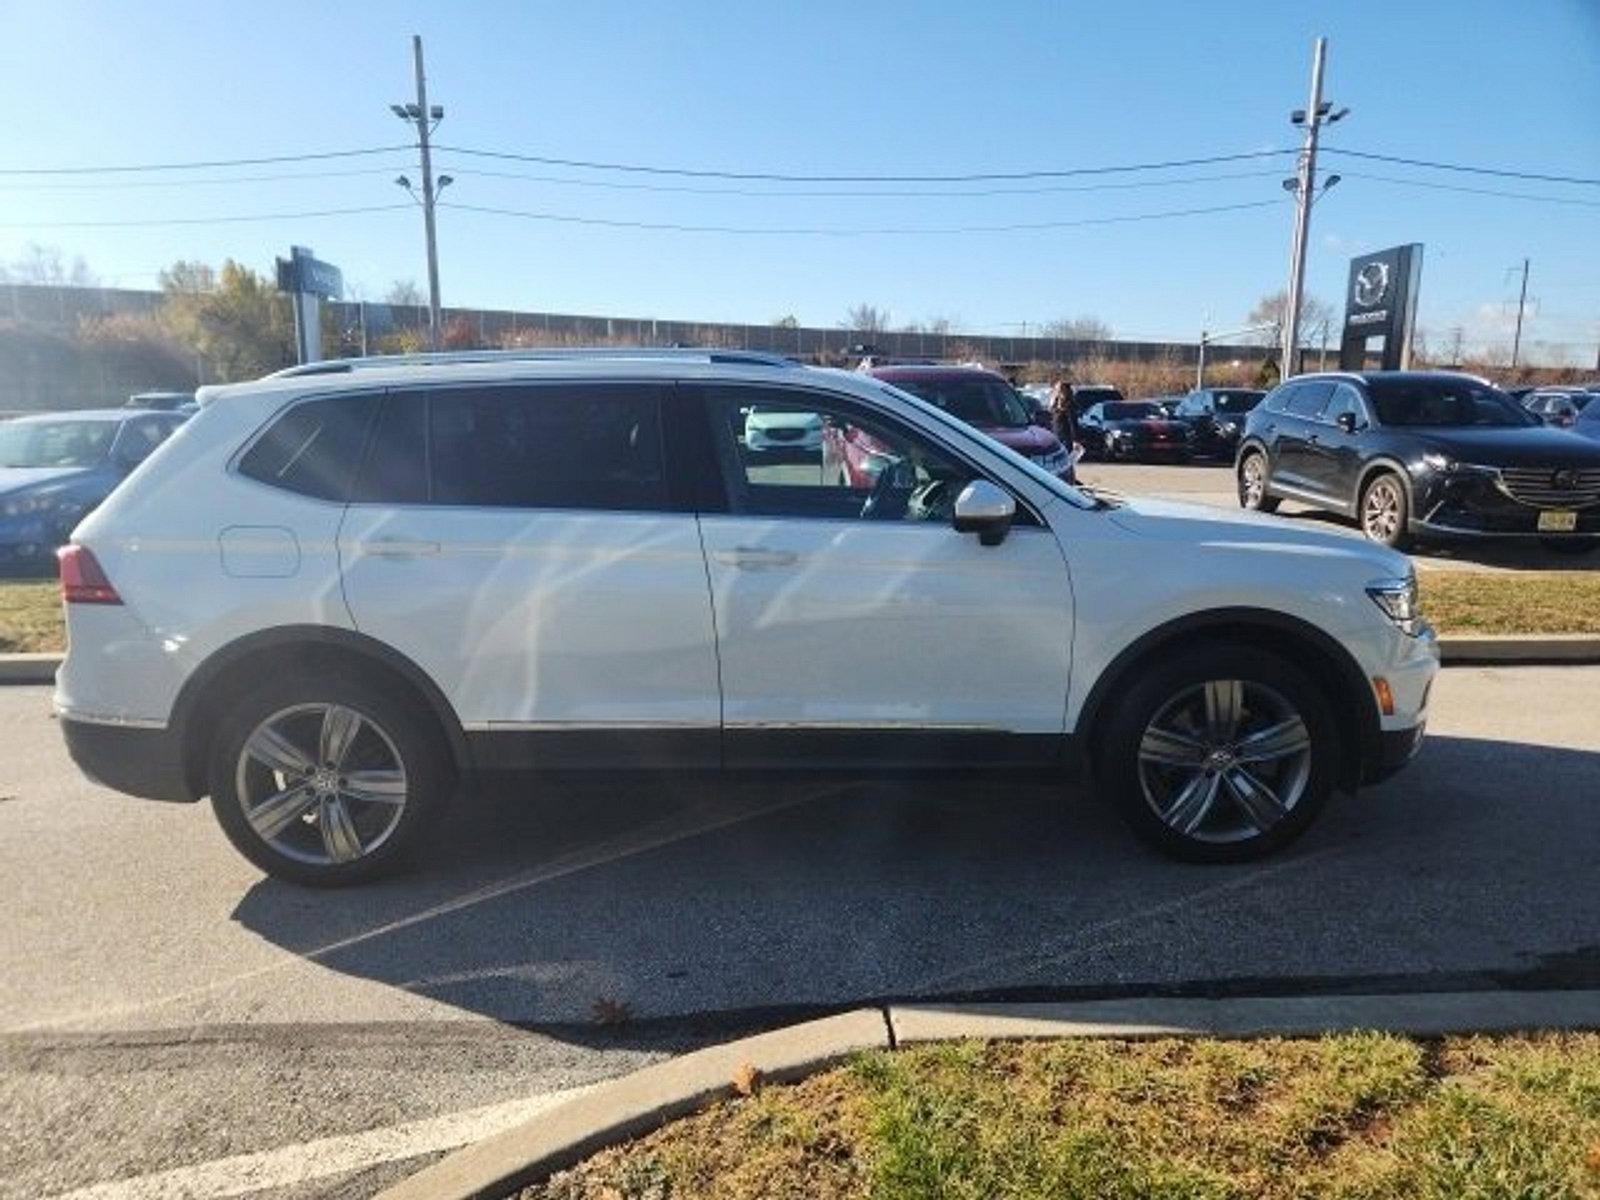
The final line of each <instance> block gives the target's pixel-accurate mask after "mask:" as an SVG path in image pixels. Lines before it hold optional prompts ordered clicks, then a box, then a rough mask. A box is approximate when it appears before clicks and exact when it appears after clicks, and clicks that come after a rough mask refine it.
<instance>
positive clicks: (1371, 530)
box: [1361, 479, 1404, 544]
mask: <svg viewBox="0 0 1600 1200" xmlns="http://www.w3.org/2000/svg"><path fill="white" fill-rule="evenodd" d="M1403 504H1404V500H1403V498H1402V497H1401V495H1400V486H1399V485H1398V484H1397V483H1395V482H1394V481H1393V480H1392V479H1380V480H1378V481H1377V482H1376V483H1374V484H1373V485H1372V486H1371V487H1369V488H1368V489H1367V495H1366V498H1365V499H1364V500H1362V502H1361V530H1362V532H1363V533H1365V534H1366V535H1367V536H1368V537H1369V538H1371V539H1372V540H1373V541H1375V542H1383V543H1385V544H1389V543H1392V542H1393V541H1394V539H1395V535H1396V534H1397V533H1399V531H1400V513H1401V508H1402V506H1403Z"/></svg>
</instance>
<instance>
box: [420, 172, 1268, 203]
mask: <svg viewBox="0 0 1600 1200" xmlns="http://www.w3.org/2000/svg"><path fill="white" fill-rule="evenodd" d="M449 170H450V172H451V174H453V175H471V176H482V177H485V178H490V179H521V180H528V181H530V182H534V183H553V184H558V185H562V186H570V187H583V188H604V189H608V190H616V191H633V192H667V193H675V194H682V195H691V196H749V197H757V198H768V197H783V196H800V197H817V198H819V199H822V198H827V199H832V198H836V197H862V198H870V197H875V196H882V197H885V198H888V199H901V198H907V197H918V196H927V197H942V198H949V199H963V198H965V197H968V196H973V197H983V196H1042V195H1053V194H1056V193H1061V192H1100V191H1121V190H1126V189H1136V188H1161V187H1170V186H1176V185H1179V184H1195V183H1223V182H1228V181H1231V180H1236V179H1276V178H1277V177H1278V176H1279V175H1280V174H1281V173H1282V172H1280V171H1233V172H1228V173H1226V174H1220V175H1188V176H1182V177H1180V178H1177V179H1141V180H1130V181H1127V182H1122V183H1080V184H1045V185H1043V186H1040V187H1014V188H1013V187H1002V188H980V189H976V190H967V191H941V190H927V189H918V188H913V189H885V188H874V189H854V188H851V189H845V190H821V191H819V190H816V189H804V190H793V189H781V188H780V189H774V188H738V187H696V186H694V185H691V184H671V183H629V182H623V181H620V180H615V179H575V178H573V177H572V176H570V175H543V174H530V173H528V172H524V171H492V170H487V169H485V168H483V167H457V166H451V167H450V168H449Z"/></svg>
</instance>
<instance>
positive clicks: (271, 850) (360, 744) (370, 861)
mask: <svg viewBox="0 0 1600 1200" xmlns="http://www.w3.org/2000/svg"><path fill="white" fill-rule="evenodd" d="M329 706H337V707H338V708H340V709H344V710H349V711H353V712H354V713H355V714H357V716H359V717H360V719H361V722H360V723H358V724H357V727H356V729H357V731H356V732H355V733H354V734H352V735H351V736H350V739H349V741H348V742H347V743H346V745H347V749H346V750H345V751H344V753H343V754H342V755H341V756H340V759H339V762H338V764H337V765H335V766H334V767H332V770H333V771H335V772H336V773H338V779H337V786H339V787H343V786H344V785H345V783H346V777H345V775H344V774H343V773H344V772H346V771H350V772H351V773H352V774H354V773H356V772H357V771H358V770H359V767H360V765H363V764H361V763H359V762H358V761H357V760H358V758H359V757H361V756H365V761H366V763H367V764H370V763H372V762H373V761H375V760H374V756H376V759H377V760H381V761H384V762H385V765H386V762H387V758H388V757H389V756H391V755H392V757H394V758H396V759H397V760H398V764H399V778H400V780H401V783H400V784H399V785H393V784H392V783H391V782H390V781H388V780H386V782H385V783H384V784H382V785H378V784H374V785H373V787H372V789H371V791H372V792H373V793H374V794H375V793H377V792H379V791H384V792H385V793H386V794H388V791H389V789H390V788H391V787H392V786H399V787H401V788H403V793H404V795H403V802H402V803H400V804H399V805H398V806H397V807H399V813H398V816H395V815H393V814H392V812H391V810H392V808H394V807H396V805H395V802H394V801H393V799H392V796H391V798H390V799H387V800H385V801H384V802H383V803H373V802H369V801H363V800H360V799H358V798H357V797H358V793H357V792H355V791H352V792H350V793H349V794H348V795H344V794H343V793H334V794H333V795H330V796H329V797H327V799H328V800H330V801H331V800H332V799H334V797H335V796H338V797H339V799H340V804H341V807H342V808H343V809H344V811H346V813H347V814H348V828H349V829H350V830H351V831H353V832H354V833H355V836H356V842H355V845H356V846H357V847H361V846H362V842H363V841H364V840H365V841H368V845H370V847H371V848H370V849H367V848H363V849H361V850H360V853H359V856H357V857H353V858H351V859H350V860H349V861H333V860H331V859H330V861H327V862H318V861H308V860H307V857H309V858H312V859H314V858H315V857H316V843H317V841H318V840H319V839H320V840H321V841H322V842H323V844H324V846H325V847H331V846H333V845H334V842H333V841H331V840H329V835H328V834H327V833H325V832H323V831H322V830H321V829H320V828H319V826H320V823H321V820H322V817H321V814H322V812H323V811H325V810H324V809H323V808H321V807H320V806H319V802H317V801H312V802H311V806H310V807H308V808H306V809H305V811H304V813H303V814H301V815H298V816H296V817H295V818H294V819H292V820H289V821H287V822H285V828H284V830H283V832H282V834H280V835H279V838H280V840H281V841H283V842H284V844H285V845H286V846H289V851H287V852H286V851H285V850H284V849H282V848H280V846H279V845H278V844H277V843H275V842H274V841H271V840H268V839H267V838H266V837H265V836H263V834H262V833H261V832H258V830H257V829H256V827H255V826H254V825H252V823H251V820H250V818H249V817H248V816H247V815H246V808H245V805H246V802H247V801H246V797H245V796H244V795H243V794H242V793H241V786H240V785H241V780H243V781H244V785H245V787H246V788H247V789H250V788H256V789H257V790H260V791H271V790H273V789H277V794H278V795H287V794H288V792H289V791H290V790H296V791H299V792H301V793H302V795H304V794H305V789H306V788H309V787H310V786H311V785H310V782H309V780H307V779H305V778H299V779H297V778H296V776H295V774H294V773H292V772H280V771H276V770H275V769H274V768H272V767H269V766H267V765H266V764H265V763H264V762H263V761H261V760H259V759H257V758H255V757H253V756H252V757H250V758H249V759H248V760H246V759H245V757H244V755H245V749H244V748H245V743H246V741H247V740H248V739H250V738H251V737H252V735H253V734H255V733H256V731H257V730H258V728H259V727H261V726H262V724H263V722H266V721H268V719H269V718H274V717H275V716H276V717H278V718H279V719H280V721H287V722H291V723H292V722H299V723H301V724H300V728H303V729H304V730H305V731H306V732H305V734H304V735H303V736H300V737H299V738H298V739H297V741H296V747H297V748H298V747H308V746H310V744H311V741H312V735H311V733H310V730H311V728H312V723H315V724H316V726H317V727H321V724H322V721H323V720H325V717H319V716H318V710H319V709H323V708H327V707H329ZM302 710H303V711H302ZM284 714H287V715H284ZM283 728H285V727H284V726H282V725H281V724H280V725H279V726H275V729H276V730H277V731H279V732H281V731H282V730H283ZM346 756H356V757H352V758H351V763H355V764H356V765H354V766H352V765H350V764H349V763H346V762H345V761H344V759H345V757H346ZM366 774H367V775H368V776H370V777H373V778H376V776H377V775H378V774H380V772H377V771H369V772H366ZM381 774H384V775H385V776H388V777H392V776H393V775H395V772H393V771H385V772H381ZM291 780H295V781H296V783H298V784H301V785H303V786H298V787H297V786H293V785H292V784H291V782H290V781H291ZM208 782H209V785H210V790H211V806H212V811H213V812H215V813H216V817H217V822H218V823H219V824H220V825H221V826H222V831H223V832H224V833H225V834H227V836H228V840H229V841H230V842H232V843H233V845H234V847H235V848H236V849H237V850H238V851H239V852H240V853H241V854H243V855H244V856H245V857H246V858H248V859H249V860H250V861H251V862H253V863H254V864H255V865H256V866H258V867H260V868H261V869H262V870H263V871H265V872H267V874H269V875H272V876H274V877H275V878H278V879H284V880H288V881H290V882H292V883H300V884H307V885H310V886H313V887H340V886H344V885H347V884H353V883H363V882H366V881H368V880H372V879H377V878H379V877H380V876H383V875H387V874H390V873H392V872H394V871H396V870H398V869H400V868H401V867H403V866H405V865H406V864H407V863H408V862H409V861H410V858H411V855H412V853H413V852H414V851H415V849H416V848H417V847H418V846H419V845H420V844H421V840H422V838H423V836H424V835H425V833H426V831H427V830H428V828H429V826H430V825H431V824H432V823H433V821H434V820H435V819H436V818H437V817H438V815H439V813H440V811H441V810H442V809H443V807H444V806H445V804H446V803H447V801H448V799H449V797H450V794H451V791H452V790H453V787H454V782H455V781H454V768H453V764H452V761H451V757H450V753H449V749H448V747H447V745H446V744H445V741H444V738H443V735H442V734H441V733H440V731H439V728H438V726H437V724H436V722H435V721H434V720H433V719H432V716H431V715H430V714H428V713H427V712H425V711H424V710H423V709H422V708H421V706H420V705H418V704H416V703H414V702H412V701H410V700H409V698H407V697H405V696H403V695H396V694H395V690H394V689H393V688H392V687H387V688H386V687H383V686H381V685H379V684H377V683H374V682H369V681H368V680H366V679H363V678H361V677H360V676H345V675H334V674H326V673H317V674H308V675H301V676H298V677H292V678H287V679H282V680H274V681H271V682H268V683H264V684H262V685H261V686H260V687H258V688H256V689H254V690H253V691H251V692H249V693H248V694H247V695H245V696H243V697H242V698H241V699H239V700H238V701H237V702H235V703H234V704H233V706H232V707H231V708H229V710H228V711H227V712H226V713H225V714H224V715H223V717H222V719H221V721H220V723H219V724H218V728H217V736H216V740H215V742H214V743H213V746H212V752H211V759H210V764H209V769H208ZM350 783H351V785H352V787H355V786H357V784H356V781H355V780H354V779H351V780H350ZM331 786H334V785H332V784H330V787H331ZM346 800H348V801H349V802H348V803H345V801H346ZM257 803H258V804H259V800H258V801H257ZM296 803H299V801H296ZM258 811H259V810H258ZM297 853H298V854H300V855H301V856H300V857H297V856H296V854H297ZM329 853H331V851H329Z"/></svg>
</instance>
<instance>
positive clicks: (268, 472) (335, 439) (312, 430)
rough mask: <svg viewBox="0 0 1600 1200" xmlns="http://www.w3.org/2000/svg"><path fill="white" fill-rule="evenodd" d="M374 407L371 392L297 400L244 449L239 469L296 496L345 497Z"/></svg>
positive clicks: (250, 476)
mask: <svg viewBox="0 0 1600 1200" xmlns="http://www.w3.org/2000/svg"><path fill="white" fill-rule="evenodd" d="M377 405H378V397H377V396H376V395H362V396H329V397H327V398H326V399H323V400H308V401H306V402H305V403H303V404H297V405H295V406H294V407H293V408H291V409H289V410H288V411H287V412H285V413H283V414H282V415H280V416H279V417H278V419H277V420H275V421H274V422H273V423H272V424H271V425H270V426H268V428H267V431H266V432H265V433H264V434H262V435H261V436H260V437H259V438H257V439H256V441H255V443H254V444H253V445H251V447H250V448H249V449H248V450H246V451H245V452H244V455H243V456H242V457H241V458H240V459H239V473H240V474H241V475H245V476H248V477H249V478H251V479H254V480H257V481H258V482H261V483H265V484H269V485H271V486H272V487H277V488H283V489H284V490H285V491H290V492H297V493H299V494H300V495H302V496H314V497H316V498H317V499H319V500H337V501H341V502H342V501H345V500H348V499H349V498H350V489H351V486H352V484H353V483H354V481H355V474H356V467H357V464H359V463H360V461H361V451H362V448H363V446H365V444H366V439H367V429H368V427H369V426H370V425H371V423H372V415H373V412H374V411H375V410H376V408H377Z"/></svg>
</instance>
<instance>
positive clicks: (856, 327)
mask: <svg viewBox="0 0 1600 1200" xmlns="http://www.w3.org/2000/svg"><path fill="white" fill-rule="evenodd" d="M839 328H841V329H848V330H850V331H851V332H852V333H883V332H884V331H885V330H887V329H888V328H889V310H888V309H887V308H879V307H878V306H877V305H876V304H865V303H863V304H856V305H852V306H851V307H850V309H849V310H848V311H846V313H845V314H844V320H843V321H842V322H841V323H840V325H839Z"/></svg>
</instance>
